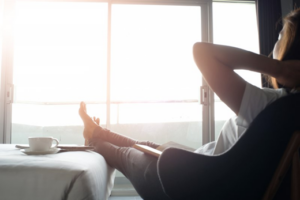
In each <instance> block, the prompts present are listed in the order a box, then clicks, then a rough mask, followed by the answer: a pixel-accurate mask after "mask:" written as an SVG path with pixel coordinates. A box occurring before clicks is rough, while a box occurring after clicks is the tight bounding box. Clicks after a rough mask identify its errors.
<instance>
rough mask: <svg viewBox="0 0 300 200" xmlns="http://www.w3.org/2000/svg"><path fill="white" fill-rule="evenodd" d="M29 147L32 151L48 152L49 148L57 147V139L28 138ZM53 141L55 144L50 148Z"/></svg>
mask: <svg viewBox="0 0 300 200" xmlns="http://www.w3.org/2000/svg"><path fill="white" fill-rule="evenodd" d="M28 141H29V147H30V150H32V151H48V150H50V149H51V148H55V147H57V145H58V144H59V141H58V139H56V138H53V137H29V138H28ZM53 141H55V142H56V144H55V145H53V146H52V143H53Z"/></svg>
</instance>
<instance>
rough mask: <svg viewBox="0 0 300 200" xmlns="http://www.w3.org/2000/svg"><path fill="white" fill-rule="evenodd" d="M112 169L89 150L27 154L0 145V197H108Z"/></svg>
mask: <svg viewBox="0 0 300 200" xmlns="http://www.w3.org/2000/svg"><path fill="white" fill-rule="evenodd" d="M114 171H115V170H114V169H112V168H111V167H109V166H108V165H107V164H106V162H105V160H104V158H103V157H102V156H101V155H99V154H98V153H95V152H92V151H86V152H84V151H74V152H62V153H57V154H48V155H35V156H33V155H30V156H29V155H26V154H24V153H22V152H20V150H19V149H16V148H15V145H8V144H1V145H0V199H1V200H19V199H22V200H27V199H28V200H50V199H53V200H59V199H65V200H82V199H85V200H102V199H108V196H109V195H110V192H111V189H112V187H113V183H114V174H115V173H114Z"/></svg>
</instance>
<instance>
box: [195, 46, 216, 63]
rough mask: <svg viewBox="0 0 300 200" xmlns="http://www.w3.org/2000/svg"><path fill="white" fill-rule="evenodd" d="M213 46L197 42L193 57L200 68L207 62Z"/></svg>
mask: <svg viewBox="0 0 300 200" xmlns="http://www.w3.org/2000/svg"><path fill="white" fill-rule="evenodd" d="M211 46H212V44H209V43H205V42H197V43H195V44H194V46H193V55H194V60H195V62H196V64H197V66H198V67H199V66H200V65H201V63H203V62H205V60H206V59H207V58H208V57H209V56H210V55H211V54H210V52H211V50H210V49H211Z"/></svg>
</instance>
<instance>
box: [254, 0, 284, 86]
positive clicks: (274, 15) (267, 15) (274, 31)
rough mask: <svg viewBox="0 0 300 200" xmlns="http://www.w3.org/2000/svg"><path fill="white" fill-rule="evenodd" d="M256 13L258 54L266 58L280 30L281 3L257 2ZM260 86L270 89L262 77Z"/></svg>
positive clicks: (263, 0)
mask: <svg viewBox="0 0 300 200" xmlns="http://www.w3.org/2000/svg"><path fill="white" fill-rule="evenodd" d="M257 11H258V13H257V14H258V28H259V46H260V54H262V55H265V56H268V55H269V54H270V53H271V52H272V50H273V47H274V44H275V43H276V41H277V39H278V35H279V32H280V31H281V29H282V23H281V16H282V15H281V1H280V0H258V1H257ZM262 86H263V87H271V86H270V85H269V84H268V82H267V81H266V80H265V77H264V76H262Z"/></svg>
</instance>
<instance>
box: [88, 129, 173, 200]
mask: <svg viewBox="0 0 300 200" xmlns="http://www.w3.org/2000/svg"><path fill="white" fill-rule="evenodd" d="M91 144H92V145H93V146H94V147H95V151H96V152H98V153H99V154H101V155H102V156H103V157H104V158H105V160H106V162H107V163H108V164H109V165H110V166H111V167H113V168H116V169H117V170H119V171H120V172H122V173H123V174H124V176H126V177H127V178H128V179H129V180H130V182H131V183H132V185H133V186H134V188H135V189H136V191H137V192H138V194H139V195H140V196H141V197H142V198H143V199H146V200H148V199H150V200H151V199H153V200H160V199H169V198H168V196H167V195H166V194H165V193H164V191H163V188H162V185H161V182H160V180H159V177H158V173H157V158H156V157H153V156H150V155H148V154H145V153H143V152H141V151H139V150H137V149H134V148H132V146H133V145H134V144H143V145H147V146H150V147H152V148H157V147H158V146H159V145H158V144H155V143H153V142H148V141H137V140H134V139H131V138H128V137H126V136H123V135H120V134H117V133H114V132H111V131H109V130H107V129H103V128H101V127H97V128H96V129H95V131H94V133H93V139H92V142H91Z"/></svg>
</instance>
